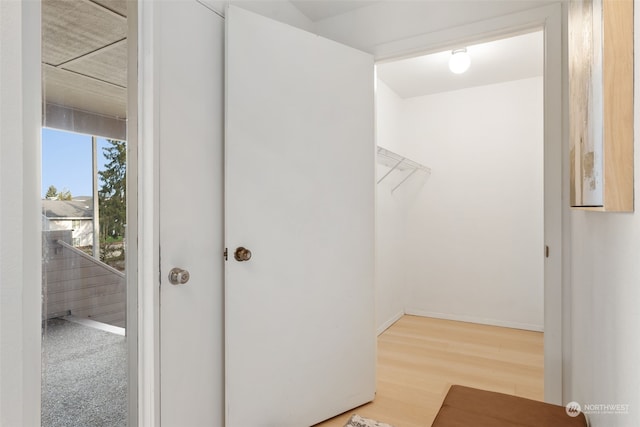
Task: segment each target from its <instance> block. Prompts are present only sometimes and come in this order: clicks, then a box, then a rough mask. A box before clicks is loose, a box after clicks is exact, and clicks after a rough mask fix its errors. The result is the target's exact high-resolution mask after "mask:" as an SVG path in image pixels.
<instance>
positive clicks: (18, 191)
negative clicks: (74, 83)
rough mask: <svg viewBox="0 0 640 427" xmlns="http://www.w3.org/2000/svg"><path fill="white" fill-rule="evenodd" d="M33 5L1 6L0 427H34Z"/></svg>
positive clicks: (37, 221)
mask: <svg viewBox="0 0 640 427" xmlns="http://www.w3.org/2000/svg"><path fill="white" fill-rule="evenodd" d="M40 13H41V12H40V2H36V1H29V0H22V1H0V195H1V197H0V219H1V221H0V245H1V248H0V378H1V381H0V425H3V426H4V425H7V426H36V425H40V399H39V398H36V399H34V398H33V396H40V381H41V376H40V368H41V339H40V338H41V328H42V325H41V319H42V317H41V287H40V286H39V283H40V282H41V281H42V274H41V267H42V265H41V262H40V259H41V255H42V234H41V230H42V216H41V212H42V207H41V203H42V202H41V200H40V186H41V183H40V174H41V172H40V122H41V120H42V117H41V111H42V110H41V108H42V107H41V100H40V97H41V93H42V92H41V68H40V61H41V58H40V47H41V36H40V34H41V33H40Z"/></svg>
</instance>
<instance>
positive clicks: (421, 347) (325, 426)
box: [316, 316, 544, 427]
mask: <svg viewBox="0 0 640 427" xmlns="http://www.w3.org/2000/svg"><path fill="white" fill-rule="evenodd" d="M543 362H544V350H543V334H542V333H541V332H531V331H523V330H518V329H509V328H501V327H496V326H486V325H477V324H473V323H465V322H455V321H450V320H440V319H432V318H425V317H417V316H404V317H402V318H401V319H400V320H399V321H398V322H396V323H395V324H394V325H393V326H391V327H390V328H389V329H387V330H386V331H385V332H384V333H383V334H382V335H380V336H379V337H378V372H377V374H378V390H377V393H376V398H375V400H374V402H372V403H369V404H366V405H364V406H361V407H359V408H356V409H354V410H351V411H348V412H346V413H344V414H342V415H340V416H338V417H335V418H332V419H330V420H328V421H325V422H323V423H320V424H317V425H316V427H343V426H344V424H345V423H346V422H347V420H348V419H349V417H350V416H351V415H352V414H356V413H357V414H358V415H360V416H363V417H366V418H372V419H375V420H378V421H382V422H385V423H389V424H391V425H393V426H394V427H429V426H430V425H431V423H432V422H433V419H434V418H435V416H436V413H437V412H438V409H439V408H440V405H441V404H442V400H443V399H444V396H445V394H446V393H447V390H448V389H449V386H450V385H452V384H461V385H466V386H470V387H476V388H482V389H485V390H492V391H497V392H502V393H508V394H513V395H516V396H521V397H527V398H530V399H536V400H542V399H543V393H544V392H543V390H544V384H543V381H544V380H543V367H544V363H543Z"/></svg>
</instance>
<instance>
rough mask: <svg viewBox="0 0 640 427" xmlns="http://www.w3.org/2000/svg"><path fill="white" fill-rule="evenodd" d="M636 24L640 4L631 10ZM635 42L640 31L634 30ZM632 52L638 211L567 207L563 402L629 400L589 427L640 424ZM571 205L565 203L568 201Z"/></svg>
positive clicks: (639, 151)
mask: <svg viewBox="0 0 640 427" xmlns="http://www.w3.org/2000/svg"><path fill="white" fill-rule="evenodd" d="M634 21H635V26H636V28H640V8H639V7H637V5H636V7H635V19H634ZM635 45H636V46H640V32H639V31H636V32H635ZM639 58H640V57H639V56H638V55H637V54H636V56H635V81H636V84H635V87H634V99H635V104H634V109H635V110H634V124H635V154H634V156H635V167H636V172H635V200H636V212H635V213H597V212H583V211H578V210H574V211H572V212H571V222H572V226H571V239H572V255H571V265H570V268H571V286H570V289H569V292H568V295H569V298H568V300H567V301H566V302H565V308H566V309H567V310H570V311H571V329H570V334H569V336H568V337H566V339H567V340H569V341H570V346H571V359H570V360H569V363H568V366H569V367H570V377H571V380H570V382H569V383H568V384H566V387H567V391H566V393H565V395H566V398H567V399H568V400H575V401H576V402H578V403H580V404H581V405H583V406H584V405H585V404H622V405H629V412H628V414H618V415H615V414H602V413H599V414H591V415H590V418H591V420H592V426H593V427H622V426H624V427H634V426H638V425H640V386H639V384H640V368H638V361H639V360H640V335H639V334H638V328H639V327H640V262H639V261H638V260H639V254H640V214H638V200H640V197H639V195H640V173H639V172H638V171H639V165H640V146H639V144H638V143H639V142H640V103H639V102H638V101H639V100H640V84H638V82H640V60H639ZM567 203H568V201H567Z"/></svg>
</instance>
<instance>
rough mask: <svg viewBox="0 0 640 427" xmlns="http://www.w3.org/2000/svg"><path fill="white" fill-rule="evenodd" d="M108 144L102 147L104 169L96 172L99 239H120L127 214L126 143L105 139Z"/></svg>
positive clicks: (122, 235)
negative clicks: (97, 177)
mask: <svg viewBox="0 0 640 427" xmlns="http://www.w3.org/2000/svg"><path fill="white" fill-rule="evenodd" d="M107 142H109V144H110V146H108V147H104V148H103V153H104V156H105V158H106V159H107V163H106V164H105V170H103V171H100V172H98V175H99V176H100V182H101V187H100V190H99V191H98V200H99V202H98V203H99V208H100V240H102V241H105V242H106V241H107V239H111V240H120V239H122V238H123V237H124V232H125V223H126V216H127V200H126V194H125V190H126V187H127V174H126V160H127V143H126V142H125V141H116V140H112V139H109V140H107Z"/></svg>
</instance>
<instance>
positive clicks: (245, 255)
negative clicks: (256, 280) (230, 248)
mask: <svg viewBox="0 0 640 427" xmlns="http://www.w3.org/2000/svg"><path fill="white" fill-rule="evenodd" d="M233 257H234V258H235V259H236V261H239V262H242V261H249V260H250V259H251V251H250V250H249V249H247V248H243V247H242V246H240V247H239V248H237V249H236V251H235V252H234V253H233Z"/></svg>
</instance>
